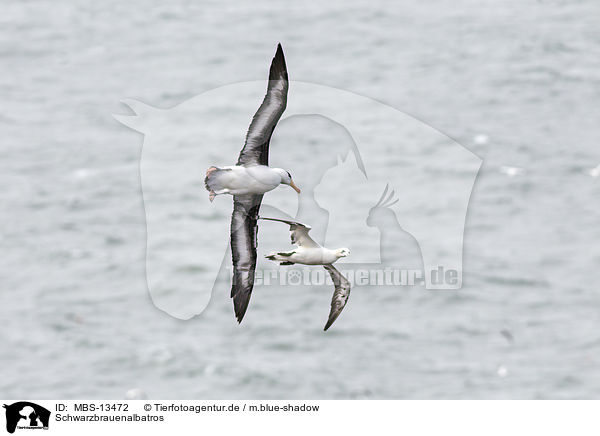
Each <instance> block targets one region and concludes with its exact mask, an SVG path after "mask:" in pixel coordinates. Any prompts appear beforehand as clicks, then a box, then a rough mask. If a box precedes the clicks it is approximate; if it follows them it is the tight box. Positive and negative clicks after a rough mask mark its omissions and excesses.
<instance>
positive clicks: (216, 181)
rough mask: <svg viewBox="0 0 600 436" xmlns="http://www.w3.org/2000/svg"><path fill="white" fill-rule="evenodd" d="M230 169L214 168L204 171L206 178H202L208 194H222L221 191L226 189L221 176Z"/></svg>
mask: <svg viewBox="0 0 600 436" xmlns="http://www.w3.org/2000/svg"><path fill="white" fill-rule="evenodd" d="M227 171H231V170H230V169H223V168H218V167H215V166H212V167H210V168H209V169H208V170H206V177H205V178H204V187H205V188H206V190H207V191H208V192H214V193H216V194H222V193H223V190H224V189H226V188H225V186H224V183H223V182H224V180H223V175H224V173H226V172H227Z"/></svg>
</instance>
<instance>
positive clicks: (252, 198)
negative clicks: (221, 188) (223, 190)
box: [231, 195, 263, 322]
mask: <svg viewBox="0 0 600 436" xmlns="http://www.w3.org/2000/svg"><path fill="white" fill-rule="evenodd" d="M262 197H263V196H262V195H234V197H233V214H232V215H231V258H232V261H233V282H232V284H231V298H233V308H234V310H235V316H236V318H237V320H238V322H242V319H243V318H244V314H245V313H246V309H247V308H248V303H249V302H250V295H251V294H252V288H253V287H254V271H255V270H256V246H257V236H258V224H257V220H258V212H259V210H260V203H261V201H262Z"/></svg>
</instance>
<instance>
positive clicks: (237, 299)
mask: <svg viewBox="0 0 600 436" xmlns="http://www.w3.org/2000/svg"><path fill="white" fill-rule="evenodd" d="M232 298H233V311H234V312H235V318H236V319H237V322H238V324H241V323H242V320H243V319H244V315H246V310H248V304H249V303H250V294H248V295H247V296H244V295H240V294H239V293H236V294H234V295H233V296H232Z"/></svg>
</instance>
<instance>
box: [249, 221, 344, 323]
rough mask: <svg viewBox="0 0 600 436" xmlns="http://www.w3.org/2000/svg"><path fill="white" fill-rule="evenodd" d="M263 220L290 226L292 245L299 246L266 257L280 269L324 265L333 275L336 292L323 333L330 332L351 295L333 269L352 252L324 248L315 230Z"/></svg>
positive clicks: (295, 224)
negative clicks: (277, 263)
mask: <svg viewBox="0 0 600 436" xmlns="http://www.w3.org/2000/svg"><path fill="white" fill-rule="evenodd" d="M259 219H262V220H269V221H279V222H281V223H285V224H287V225H289V226H290V236H291V240H292V244H295V245H296V246H297V248H295V249H293V250H290V251H281V252H275V253H271V254H269V255H267V256H265V257H266V258H267V259H269V260H272V261H274V262H279V264H280V265H294V264H295V263H299V264H302V265H323V268H325V269H326V270H327V272H329V275H330V276H331V280H333V285H334V287H335V290H334V291H333V297H332V299H331V309H330V311H329V318H328V319H327V323H326V324H325V328H324V329H323V330H327V329H328V328H329V327H331V325H332V324H333V322H334V321H335V320H336V319H337V317H338V316H340V313H342V310H343V309H344V307H345V306H346V302H347V301H348V296H349V295H350V282H349V281H348V280H347V279H346V277H344V276H343V275H342V273H340V272H339V271H338V270H337V269H336V268H335V267H334V266H333V263H334V262H336V261H337V260H338V259H340V258H342V257H346V256H348V255H349V254H350V250H349V249H347V248H338V249H336V250H330V249H329V248H325V247H322V246H321V245H319V244H318V243H317V242H315V240H314V239H312V238H311V237H310V236H309V235H308V232H310V229H311V227H310V226H307V225H306V224H302V223H299V222H296V221H288V220H282V219H277V218H267V217H260V218H259Z"/></svg>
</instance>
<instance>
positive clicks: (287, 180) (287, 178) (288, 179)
mask: <svg viewBox="0 0 600 436" xmlns="http://www.w3.org/2000/svg"><path fill="white" fill-rule="evenodd" d="M273 169H274V170H275V171H277V173H279V175H280V176H281V184H282V185H290V186H291V187H292V188H293V189H294V191H296V192H297V193H298V194H300V188H298V187H297V186H296V185H295V184H294V181H293V180H292V175H291V174H290V173H289V171H286V170H284V169H283V168H273Z"/></svg>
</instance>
